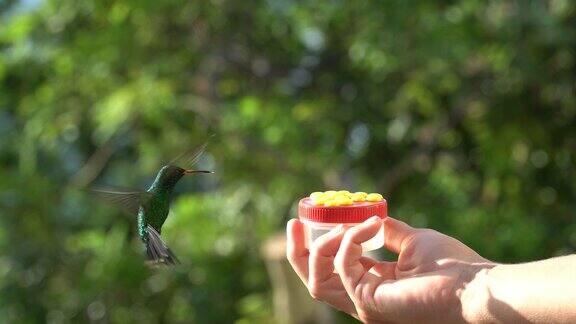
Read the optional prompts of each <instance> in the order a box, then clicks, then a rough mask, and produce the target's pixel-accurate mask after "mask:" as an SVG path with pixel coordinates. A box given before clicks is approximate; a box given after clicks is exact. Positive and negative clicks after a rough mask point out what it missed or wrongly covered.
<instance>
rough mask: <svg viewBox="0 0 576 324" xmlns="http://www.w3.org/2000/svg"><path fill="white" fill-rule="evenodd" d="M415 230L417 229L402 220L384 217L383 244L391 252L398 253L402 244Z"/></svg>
mask: <svg viewBox="0 0 576 324" xmlns="http://www.w3.org/2000/svg"><path fill="white" fill-rule="evenodd" d="M417 232H418V229H416V228H414V227H411V226H409V225H408V224H406V223H404V222H402V221H399V220H397V219H394V218H392V217H386V218H385V219H384V236H385V242H384V246H385V247H386V248H387V249H388V250H390V251H392V252H395V253H400V251H401V250H402V245H403V244H404V243H405V242H407V241H408V239H409V238H411V237H412V236H414V234H416V233H417Z"/></svg>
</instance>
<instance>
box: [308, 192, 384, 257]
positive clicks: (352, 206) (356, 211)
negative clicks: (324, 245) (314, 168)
mask: <svg viewBox="0 0 576 324" xmlns="http://www.w3.org/2000/svg"><path fill="white" fill-rule="evenodd" d="M387 212H388V205H387V203H386V200H381V201H377V202H368V201H363V202H354V203H352V202H349V204H348V205H345V206H324V205H316V204H315V203H314V200H313V199H311V198H310V197H306V198H303V199H301V200H300V202H299V203H298V217H299V218H300V221H301V222H302V223H303V224H304V227H305V239H306V242H305V244H306V247H307V248H310V246H311V245H312V242H314V241H315V240H316V239H318V238H319V237H320V236H322V235H324V234H326V233H328V232H329V231H330V230H332V229H333V228H335V227H337V226H338V225H341V224H343V225H346V226H355V225H358V224H360V223H362V222H364V221H365V220H367V219H369V218H370V217H372V216H379V217H380V218H382V219H384V218H386V217H387ZM383 245H384V226H382V227H381V228H380V230H379V231H378V232H377V233H376V235H375V236H374V237H372V238H371V239H370V240H368V241H366V242H364V243H363V244H362V250H363V251H372V250H376V249H379V248H381V247H382V246H383Z"/></svg>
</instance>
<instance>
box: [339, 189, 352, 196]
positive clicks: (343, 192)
mask: <svg viewBox="0 0 576 324" xmlns="http://www.w3.org/2000/svg"><path fill="white" fill-rule="evenodd" d="M337 193H338V194H339V195H342V194H343V195H347V196H348V195H350V191H348V190H340V191H337Z"/></svg>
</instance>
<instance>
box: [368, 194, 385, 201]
mask: <svg viewBox="0 0 576 324" xmlns="http://www.w3.org/2000/svg"><path fill="white" fill-rule="evenodd" d="M366 200H367V201H370V202H377V201H382V200H384V197H382V195H381V194H379V193H371V194H369V195H368V196H366Z"/></svg>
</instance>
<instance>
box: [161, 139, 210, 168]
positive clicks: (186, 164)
mask: <svg viewBox="0 0 576 324" xmlns="http://www.w3.org/2000/svg"><path fill="white" fill-rule="evenodd" d="M207 145H208V141H206V142H205V143H204V144H202V145H200V146H199V147H196V148H193V149H190V150H188V151H186V152H184V153H182V154H180V155H179V156H177V157H176V158H175V159H174V160H172V161H170V163H169V164H170V165H174V166H179V167H181V168H184V169H186V168H190V167H192V166H193V165H194V164H196V162H198V160H199V159H200V157H201V156H202V153H204V150H206V146H207Z"/></svg>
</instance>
